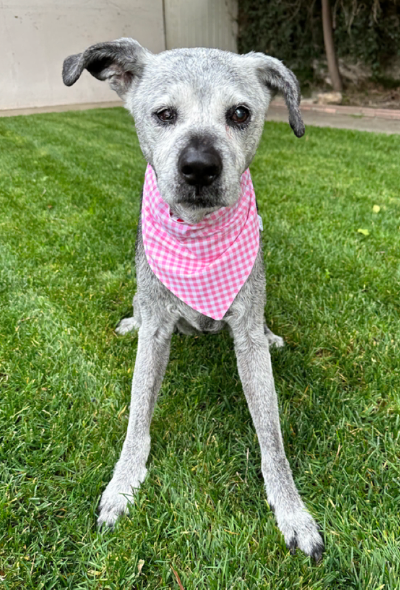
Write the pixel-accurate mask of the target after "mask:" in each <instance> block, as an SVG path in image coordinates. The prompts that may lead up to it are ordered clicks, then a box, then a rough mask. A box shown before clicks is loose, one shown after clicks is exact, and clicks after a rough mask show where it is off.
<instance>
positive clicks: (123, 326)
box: [115, 317, 140, 336]
mask: <svg viewBox="0 0 400 590" xmlns="http://www.w3.org/2000/svg"><path fill="white" fill-rule="evenodd" d="M139 327H140V326H138V324H137V322H136V320H135V318H134V317H131V318H124V319H123V320H121V321H120V322H119V324H118V325H117V327H116V328H115V331H116V333H117V334H119V335H120V336H125V334H128V333H129V332H133V330H139Z"/></svg>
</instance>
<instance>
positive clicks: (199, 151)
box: [178, 140, 222, 187]
mask: <svg viewBox="0 0 400 590" xmlns="http://www.w3.org/2000/svg"><path fill="white" fill-rule="evenodd" d="M178 169H179V172H180V174H181V176H182V178H183V179H184V180H185V181H186V182H187V183H188V184H190V185H191V186H199V187H200V186H210V184H212V183H213V182H214V180H216V179H217V178H218V176H219V175H220V174H221V172H222V160H221V156H220V155H219V153H218V152H217V150H216V149H215V148H214V147H213V146H212V145H210V144H209V142H204V141H199V140H194V141H192V142H191V143H190V144H189V145H187V146H186V147H185V148H184V149H183V150H182V153H181V155H180V157H179V161H178Z"/></svg>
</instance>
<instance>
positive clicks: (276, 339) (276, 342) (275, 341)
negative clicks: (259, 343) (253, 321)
mask: <svg viewBox="0 0 400 590" xmlns="http://www.w3.org/2000/svg"><path fill="white" fill-rule="evenodd" d="M264 334H265V335H266V337H267V340H268V344H269V345H270V346H275V348H283V347H284V346H285V341H284V339H283V338H281V337H280V336H277V335H276V334H274V333H273V332H272V331H271V330H270V329H269V328H268V326H267V324H264Z"/></svg>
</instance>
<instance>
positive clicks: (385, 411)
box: [0, 109, 400, 590]
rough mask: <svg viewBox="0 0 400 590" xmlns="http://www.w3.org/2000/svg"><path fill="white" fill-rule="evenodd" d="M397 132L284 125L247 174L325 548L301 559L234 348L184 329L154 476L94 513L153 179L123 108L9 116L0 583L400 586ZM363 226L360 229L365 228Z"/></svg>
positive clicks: (2, 206) (111, 443)
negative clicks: (113, 523) (120, 515)
mask: <svg viewBox="0 0 400 590" xmlns="http://www.w3.org/2000/svg"><path fill="white" fill-rule="evenodd" d="M399 153H400V137H399V136H384V135H377V134H368V133H360V132H353V131H343V130H331V129H318V128H308V129H307V133H306V136H305V137H304V138H303V139H301V140H298V139H296V138H295V137H294V136H293V134H292V133H291V131H290V128H289V126H288V125H286V124H280V123H267V124H266V127H265V131H264V135H263V139H262V142H261V145H260V148H259V150H258V153H257V156H256V158H255V160H254V163H253V164H252V166H251V170H252V175H253V181H254V185H255V188H256V194H257V197H258V202H259V207H260V212H261V214H262V217H263V221H264V232H263V243H264V253H265V260H266V264H267V290H268V303H267V308H266V317H267V321H268V324H269V325H270V327H271V328H272V329H273V331H274V332H276V333H278V334H279V335H281V336H283V337H284V338H285V340H286V343H287V345H286V347H285V348H284V349H283V350H277V351H274V352H273V354H272V357H273V359H272V360H273V366H274V374H275V382H276V388H277V391H278V395H279V400H280V411H281V424H282V430H283V435H284V441H285V448H286V452H287V455H288V458H289V461H290V464H291V466H292V469H293V474H294V478H295V481H296V484H297V486H298V488H299V490H300V492H301V494H302V496H303V498H304V500H305V502H306V504H307V506H308V507H309V509H310V510H311V512H312V514H313V515H314V516H315V518H316V519H317V520H318V521H319V522H320V523H321V526H322V528H323V531H324V536H325V542H326V553H325V554H324V558H323V560H322V562H321V563H320V564H319V565H315V564H314V563H313V562H311V560H310V559H309V558H307V557H305V556H304V555H303V554H302V553H300V552H299V551H298V552H297V554H296V555H295V556H294V557H292V556H291V555H290V554H289V551H288V550H287V549H286V547H285V544H284V541H283V538H282V536H281V534H280V532H279V531H278V529H277V527H276V525H275V522H274V518H273V514H272V513H271V511H270V510H269V507H268V504H267V501H266V496H265V494H264V490H263V480H262V476H261V470H260V452H259V447H258V442H257V439H256V435H255V431H254V428H253V426H252V423H251V419H250V415H249V412H248V410H247V406H246V402H245V399H244V395H243V393H242V388H241V385H240V381H239V378H238V374H237V369H236V363H235V357H234V352H233V345H232V341H231V340H230V338H229V336H228V334H222V335H216V336H205V337H202V336H200V337H185V336H178V335H176V336H174V337H173V342H172V349H171V359H170V363H169V366H168V369H167V373H166V377H165V380H164V383H163V386H162V389H161V392H160V397H159V403H158V405H157V407H156V410H155V415H154V419H153V423H152V428H151V433H152V450H151V454H150V458H149V462H148V467H149V473H148V477H147V480H146V482H145V483H144V484H143V486H142V488H141V490H140V492H139V494H138V496H137V498H136V501H135V505H134V506H132V507H131V510H130V514H129V516H128V517H126V518H124V519H122V520H121V521H120V523H119V525H118V526H117V527H116V529H115V530H114V531H113V532H98V531H97V529H96V510H97V503H98V500H99V496H100V494H101V492H102V490H103V489H104V487H105V485H106V484H107V483H108V481H109V479H110V477H111V474H112V469H113V466H114V464H115V462H116V460H117V458H118V456H119V453H120V450H121V446H122V442H123V439H124V436H125V430H126V427H127V418H128V407H129V398H130V382H131V378H132V370H133V366H134V360H135V352H136V346H137V336H136V335H135V334H133V335H128V336H126V337H117V336H116V334H115V333H114V327H115V325H116V323H117V322H118V320H119V319H120V318H121V317H123V316H125V315H127V314H128V313H129V311H130V307H131V300H132V296H133V294H134V292H135V287H136V283H135V271H134V266H133V257H134V240H135V230H136V227H137V222H138V216H139V194H140V189H141V184H142V181H143V175H144V170H145V161H144V159H143V157H142V155H141V153H140V149H139V145H138V141H137V138H136V135H135V131H134V125H133V122H132V121H131V119H130V117H129V115H128V114H127V113H126V112H125V111H124V110H122V109H108V110H93V111H86V112H68V113H63V114H46V115H35V116H29V117H14V118H2V119H0V212H1V215H0V441H1V443H0V469H1V476H0V586H1V587H4V588H10V589H21V588H24V589H25V588H27V589H35V590H39V589H41V588H44V589H46V590H47V589H51V588H56V589H60V588H72V589H74V590H76V589H83V588H90V589H91V588H104V589H106V588H109V589H113V590H114V589H133V588H135V589H139V588H149V589H151V590H153V589H161V588H176V589H178V588H179V584H178V582H177V579H176V576H175V573H174V570H175V572H176V573H177V575H178V576H179V577H180V579H181V581H182V585H183V587H184V588H185V590H192V589H205V590H208V589H213V590H214V589H221V590H224V589H232V590H233V589H235V590H236V589H254V588H266V589H271V590H278V589H283V590H286V589H289V588H290V589H292V588H293V589H306V588H307V589H309V588H310V589H311V588H312V589H323V588H334V589H341V588H343V589H344V588H346V589H349V588H357V589H363V590H364V589H370V590H378V589H379V590H383V589H385V590H386V589H388V590H389V589H390V590H392V589H396V588H400V582H399V579H400V548H399V547H400V535H399V505H400V504H399V503H400V486H399V484H400V473H399V472H400V469H399V448H400V447H399V436H400V435H399V426H400V415H399V414H400V345H399V343H400V316H399V311H400V298H399V290H400V255H399V252H400V250H399V248H400V227H399V225H400V221H399V220H400V191H399V186H400V182H399ZM359 230H363V232H360V231H359Z"/></svg>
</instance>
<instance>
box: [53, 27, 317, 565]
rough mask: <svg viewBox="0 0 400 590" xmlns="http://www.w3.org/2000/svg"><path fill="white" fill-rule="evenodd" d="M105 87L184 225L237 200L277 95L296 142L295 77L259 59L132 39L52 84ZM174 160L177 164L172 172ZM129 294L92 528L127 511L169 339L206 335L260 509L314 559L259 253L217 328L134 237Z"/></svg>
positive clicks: (97, 51)
mask: <svg viewBox="0 0 400 590" xmlns="http://www.w3.org/2000/svg"><path fill="white" fill-rule="evenodd" d="M85 68H86V69H87V70H88V71H89V72H90V73H91V74H92V75H93V76H95V77H96V78H98V79H99V80H108V82H109V83H110V86H111V88H113V89H114V90H115V91H116V92H117V93H118V95H119V96H120V97H121V98H123V99H124V101H125V103H126V107H127V108H128V110H129V111H130V112H131V114H132V115H133V117H134V119H135V123H136V130H137V134H138V137H139V142H140V146H141V149H142V151H143V154H144V157H145V158H146V160H147V162H149V163H150V164H151V166H152V168H153V170H154V171H155V174H156V177H157V184H158V188H159V191H160V194H161V197H162V199H163V200H164V201H165V202H166V203H167V204H168V205H169V207H170V209H171V212H172V213H173V214H175V215H176V216H178V217H179V218H182V219H183V220H184V221H185V222H186V223H188V224H198V223H200V222H201V221H202V220H203V219H204V218H205V216H206V215H208V214H210V213H212V212H214V211H217V210H219V209H220V208H221V207H228V206H230V205H234V204H235V203H236V202H238V199H239V197H240V180H241V176H242V174H243V172H244V171H245V170H246V169H247V168H248V166H249V164H250V163H251V161H252V159H253V157H254V154H255V152H256V149H257V146H258V143H259V140H260V137H261V133H262V131H263V127H264V120H265V116H266V113H267V109H268V106H269V103H270V100H271V96H272V95H273V94H274V93H275V92H277V91H280V92H282V94H283V96H284V98H285V101H286V104H287V107H288V111H289V123H290V126H291V127H292V129H293V131H294V133H295V135H296V136H297V137H301V136H302V135H303V134H304V124H303V121H302V119H301V115H300V112H299V101H300V92H299V86H298V82H297V79H296V78H295V76H294V75H293V73H292V72H291V71H290V70H288V69H287V68H286V67H284V66H283V64H282V63H281V62H280V61H278V60H277V59H274V58H272V57H269V56H267V55H264V54H262V53H249V54H246V55H236V54H234V53H230V52H226V51H220V50H217V49H203V48H198V49H174V50H171V51H165V52H162V53H160V54H158V55H154V54H152V53H151V52H150V51H148V50H147V49H145V48H143V47H142V46H141V45H139V43H137V41H134V40H133V39H127V38H124V39H119V40H118V41H114V42H110V43H100V44H97V45H93V46H92V47H89V48H88V49H87V50H86V51H84V53H80V54H77V55H72V56H70V57H68V58H67V59H66V60H65V62H64V67H63V80H64V83H65V84H66V85H67V86H71V85H72V84H74V83H75V82H76V81H77V80H78V78H79V77H80V75H81V74H82V72H83V70H84V69H85ZM182 160H184V161H185V162H186V164H187V161H188V160H189V161H190V162H189V164H190V166H189V168H188V166H186V168H185V167H183V166H182ZM136 271H137V284H138V291H137V294H136V295H135V297H134V315H133V317H132V318H128V319H124V320H122V321H121V322H120V324H119V326H118V328H117V332H118V333H119V334H125V333H127V332H129V331H131V330H133V329H138V330H139V341H138V349H137V356H136V364H135V372H134V377H133V383H132V401H131V407H130V416H129V424H128V431H127V435H126V439H125V442H124V445H123V448H122V452H121V456H120V459H119V461H118V462H117V464H116V466H115V470H114V474H113V478H112V480H111V481H110V483H109V484H108V486H107V488H106V489H105V491H104V493H103V495H102V498H101V502H100V514H99V518H98V523H99V525H103V524H105V525H108V526H111V527H112V526H113V525H114V524H115V522H116V521H117V519H118V517H119V516H120V515H121V514H124V513H126V512H127V507H128V503H129V501H130V499H131V498H132V495H133V494H134V493H135V491H136V490H137V489H138V488H139V487H140V484H141V483H142V482H143V481H144V479H145V477H146V471H147V470H146V461H147V458H148V455H149V452H150V422H151V418H152V414H153V410H154V405H155V402H156V398H157V394H158V391H159V389H160V386H161V382H162V379H163V376H164V372H165V369H166V366H167V362H168V357H169V352H170V342H171V336H172V333H173V332H174V331H175V330H178V331H180V332H183V333H186V334H187V333H194V332H195V331H199V330H200V331H202V332H211V333H215V332H218V331H219V330H221V329H222V328H225V327H227V328H228V329H229V331H230V332H231V334H232V336H233V339H234V346H235V353H236V357H237V364H238V369H239V375H240V378H241V381H242V385H243V389H244V393H245V396H246V399H247V403H248V406H249V409H250V413H251V416H252V419H253V422H254V425H255V428H256V431H257V435H258V439H259V442H260V447H261V455H262V472H263V476H264V480H265V487H266V492H267V497H268V502H269V505H270V506H271V508H272V510H273V511H274V513H275V516H276V520H277V523H278V526H279V528H280V530H281V531H282V533H283V535H284V538H285V541H286V544H287V546H288V548H289V549H290V550H291V551H292V552H294V551H295V549H296V547H299V548H300V549H301V550H302V551H304V553H306V554H307V555H310V556H312V557H313V558H314V559H315V560H317V561H318V560H319V559H320V558H321V555H322V552H323V549H324V544H323V540H322V537H321V535H320V533H319V530H318V526H317V524H316V522H315V521H314V519H313V518H312V517H311V515H310V514H309V513H308V512H307V510H306V508H305V506H304V504H303V502H302V500H301V498H300V495H299V493H298V491H297V489H296V486H295V484H294V481H293V477H292V473H291V470H290V466H289V463H288V461H287V459H286V455H285V451H284V447H283V441H282V434H281V430H280V424H279V413H278V402H277V395H276V392H275V386H274V379H273V375H272V367H271V358H270V352H269V347H270V346H271V345H277V346H282V345H283V341H282V339H281V338H279V337H278V336H275V335H274V334H273V333H272V332H271V331H270V330H269V329H268V328H267V326H266V325H265V323H264V308H265V302H266V295H265V271H264V264H263V256H262V251H261V247H260V248H259V251H258V255H257V257H256V260H255V263H254V265H253V268H252V270H251V273H250V275H249V276H248V278H247V280H246V282H245V283H244V285H243V287H242V288H241V289H240V291H239V293H238V294H237V296H236V298H235V299H234V301H233V303H232V305H231V307H230V308H229V310H228V311H227V313H226V314H225V316H224V318H223V320H221V321H219V320H214V319H211V318H209V317H207V316H206V315H203V314H202V313H199V312H198V311H195V310H194V309H192V308H191V307H189V306H188V305H187V304H186V303H184V302H183V301H181V300H180V299H178V297H176V296H175V295H174V294H173V293H172V292H171V291H170V290H168V289H167V288H166V287H165V286H164V284H163V283H162V282H161V281H160V280H159V279H158V278H157V277H156V275H155V274H154V272H153V271H152V270H151V268H150V265H149V263H148V261H147V258H146V254H145V251H144V246H143V239H142V232H141V229H140V224H139V231H138V237H137V245H136Z"/></svg>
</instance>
